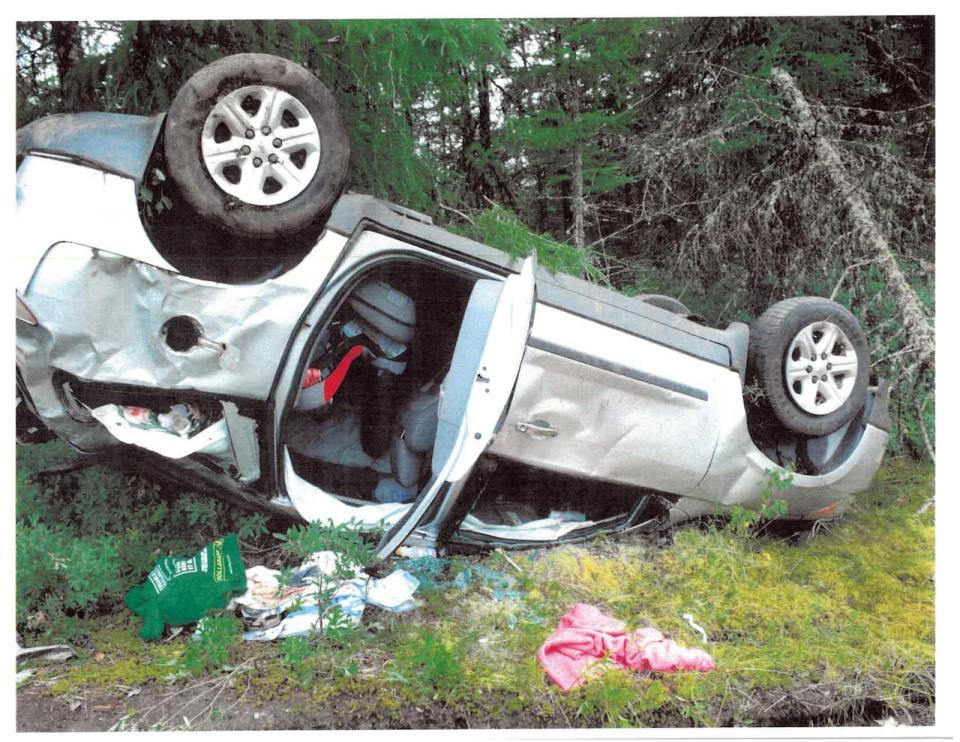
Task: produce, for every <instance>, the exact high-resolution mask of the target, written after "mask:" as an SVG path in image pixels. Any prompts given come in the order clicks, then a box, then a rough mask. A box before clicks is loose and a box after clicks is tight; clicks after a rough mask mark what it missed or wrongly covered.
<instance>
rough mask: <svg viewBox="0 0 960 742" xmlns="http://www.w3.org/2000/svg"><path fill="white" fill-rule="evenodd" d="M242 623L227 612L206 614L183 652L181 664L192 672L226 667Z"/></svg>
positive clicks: (185, 669) (236, 642)
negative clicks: (214, 614) (219, 614)
mask: <svg viewBox="0 0 960 742" xmlns="http://www.w3.org/2000/svg"><path fill="white" fill-rule="evenodd" d="M241 628H242V626H241V623H240V620H239V619H238V618H235V617H234V616H230V615H226V614H225V615H222V616H205V617H204V618H202V619H200V622H199V623H198V624H197V630H196V632H195V633H194V635H193V640H192V641H190V642H188V644H187V648H186V650H185V651H184V653H183V659H182V660H181V667H182V668H183V670H184V671H185V672H188V673H190V674H191V675H199V674H200V673H202V672H204V671H205V670H219V669H221V668H224V667H227V666H228V665H229V663H230V660H231V659H232V657H233V654H234V651H235V650H236V649H237V645H238V644H239V639H240V630H241Z"/></svg>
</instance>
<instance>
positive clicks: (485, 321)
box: [377, 254, 536, 559]
mask: <svg viewBox="0 0 960 742" xmlns="http://www.w3.org/2000/svg"><path fill="white" fill-rule="evenodd" d="M535 273H536V256H534V255H532V254H531V255H530V256H529V257H527V258H526V259H525V260H524V262H523V265H522V267H521V269H520V272H519V273H518V274H513V275H510V276H509V277H508V278H507V279H506V280H505V281H495V280H479V281H477V282H476V284H475V285H474V287H473V291H472V292H471V294H470V300H469V302H468V303H467V308H466V311H465V313H464V316H463V323H462V324H461V327H460V334H459V336H458V337H457V344H456V348H455V349H454V352H453V359H452V360H451V364H450V370H449V371H448V372H447V374H446V376H445V377H444V380H443V383H442V384H441V387H440V401H439V407H438V411H437V417H438V420H437V435H436V439H435V442H434V447H433V459H432V464H431V477H430V481H429V482H428V484H427V486H426V487H425V488H424V489H423V490H422V491H421V492H420V495H419V497H418V498H417V499H416V501H415V502H414V503H413V504H412V505H411V507H410V509H409V511H408V512H407V514H406V515H405V516H404V517H403V518H402V519H400V520H399V521H397V522H396V523H395V524H394V525H393V527H392V528H391V529H390V530H389V531H387V533H386V534H385V535H384V537H383V538H382V539H381V541H380V544H379V545H378V547H377V557H378V558H380V559H384V558H386V557H387V556H389V555H390V553H391V552H393V550H394V549H396V548H397V547H398V546H399V545H400V544H402V543H403V542H404V540H405V539H406V538H407V536H409V535H410V533H411V532H412V531H413V529H414V528H416V527H417V526H418V525H419V524H420V523H421V521H422V520H423V518H424V516H425V515H426V514H427V512H428V511H429V510H430V509H431V507H432V506H433V505H434V503H436V502H437V501H438V499H439V498H441V497H442V496H443V495H444V494H446V493H447V492H449V491H450V485H452V484H453V483H455V482H458V481H459V480H461V479H462V478H463V477H465V476H467V475H468V474H469V473H470V470H471V469H472V468H473V465H474V464H475V463H476V461H477V459H478V458H479V457H480V454H481V453H483V451H484V449H486V448H487V446H489V445H490V443H491V442H492V441H493V438H494V436H495V435H496V433H497V428H498V426H499V424H500V423H501V422H502V420H503V416H504V411H505V410H506V407H507V403H508V402H509V400H510V395H511V392H512V391H513V388H514V385H515V384H516V382H517V376H518V375H519V373H520V364H521V362H522V361H523V353H524V349H525V348H526V343H527V336H528V334H529V332H530V326H531V324H532V319H533V308H534V304H535V301H536V297H535V294H536V284H535V280H534V277H535Z"/></svg>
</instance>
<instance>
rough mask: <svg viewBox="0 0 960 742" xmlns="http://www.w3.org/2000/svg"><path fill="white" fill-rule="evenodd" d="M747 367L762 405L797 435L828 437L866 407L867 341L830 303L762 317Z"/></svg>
mask: <svg viewBox="0 0 960 742" xmlns="http://www.w3.org/2000/svg"><path fill="white" fill-rule="evenodd" d="M748 366H749V376H750V378H751V379H752V380H753V381H754V382H755V383H756V384H758V385H759V387H760V389H761V390H762V392H763V404H764V405H765V406H766V407H767V409H768V410H769V411H770V412H771V413H772V414H773V416H774V417H775V418H776V420H777V421H778V422H779V423H780V424H781V425H782V426H783V427H784V428H786V429H787V430H789V431H790V432H792V433H795V434H798V435H802V436H810V437H819V436H824V435H829V434H830V433H832V432H834V431H835V430H837V429H839V428H840V427H842V426H843V425H844V424H846V423H847V422H848V421H849V420H850V419H851V418H852V417H853V416H854V415H855V414H856V413H857V412H858V411H859V410H860V409H861V408H862V407H863V405H864V403H865V401H866V394H867V381H868V378H869V374H870V354H869V350H868V346H867V339H866V336H865V335H864V333H863V330H862V329H861V328H860V324H859V323H858V322H857V320H856V318H855V317H854V316H853V315H852V314H850V312H849V311H847V310H846V309H845V308H844V307H842V306H840V305H839V304H837V303H836V302H832V301H830V300H828V299H822V298H819V297H798V298H795V299H787V300H785V301H781V302H779V303H777V304H774V305H773V306H772V307H770V308H769V309H768V310H767V311H766V312H764V313H763V314H762V315H761V316H760V318H759V319H758V320H757V321H756V322H755V323H754V325H753V327H752V328H751V332H750V353H749V360H748Z"/></svg>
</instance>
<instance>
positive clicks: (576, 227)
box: [572, 147, 587, 250]
mask: <svg viewBox="0 0 960 742" xmlns="http://www.w3.org/2000/svg"><path fill="white" fill-rule="evenodd" d="M572 210H573V244H574V245H575V246H576V247H577V249H579V250H582V249H583V248H584V246H585V245H586V244H587V239H586V235H585V234H584V228H583V213H584V211H586V204H585V203H584V200H583V153H582V152H581V151H580V148H579V147H577V151H576V153H575V154H574V156H573V204H572Z"/></svg>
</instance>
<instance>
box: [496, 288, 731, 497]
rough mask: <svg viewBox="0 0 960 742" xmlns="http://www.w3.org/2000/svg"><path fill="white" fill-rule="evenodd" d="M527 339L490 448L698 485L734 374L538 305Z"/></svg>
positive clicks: (686, 486) (674, 487)
mask: <svg viewBox="0 0 960 742" xmlns="http://www.w3.org/2000/svg"><path fill="white" fill-rule="evenodd" d="M528 346H529V347H528V349H527V354H526V357H525V359H524V362H523V368H522V369H521V371H520V376H519V380H518V383H517V388H516V393H515V395H514V398H513V401H512V403H511V405H510V409H509V411H508V413H507V417H506V421H505V423H504V426H503V432H502V433H501V434H500V435H499V436H497V440H496V441H495V443H494V445H493V446H492V447H491V449H490V453H492V454H495V455H498V456H501V457H504V458H507V459H511V460H514V461H519V462H522V463H525V464H528V465H530V466H534V467H538V468H542V469H547V470H549V471H553V472H558V473H561V474H567V475H571V476H575V477H583V478H588V479H595V480H601V481H606V482H611V483H614V484H625V485H631V486H638V487H644V488H648V489H653V490H658V491H661V492H667V493H672V494H680V495H682V494H686V493H687V492H689V491H691V490H692V489H693V488H694V487H696V486H697V483H698V482H699V481H700V480H701V479H702V478H703V476H704V474H705V473H706V471H707V468H708V467H709V465H710V461H711V459H712V457H713V452H714V450H715V448H716V444H717V439H718V435H719V431H720V427H721V422H722V419H721V415H722V406H721V405H720V403H719V400H721V399H726V398H729V396H730V391H731V389H734V390H735V389H736V388H737V386H738V384H739V380H738V379H737V377H736V373H735V372H734V371H732V370H730V369H729V368H726V367H724V366H720V365H717V364H714V363H709V362H707V361H705V360H702V359H700V358H695V357H693V356H691V355H688V354H686V353H684V352H682V351H681V350H679V349H676V348H671V347H668V346H666V345H661V344H657V343H654V342H651V341H649V340H646V339H644V338H642V337H638V336H634V335H630V334H628V333H625V332H621V331H619V330H617V329H615V328H612V327H609V326H606V325H603V324H601V323H599V322H594V321H591V320H589V319H587V318H585V317H580V316H577V315H575V314H573V313H571V312H566V311H564V310H562V309H559V308H556V307H552V306H547V305H540V306H538V308H537V316H536V321H535V322H534V326H533V331H532V333H531V336H530V340H529V342H528ZM733 394H734V395H735V396H734V399H738V396H736V395H737V392H736V391H733Z"/></svg>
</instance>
